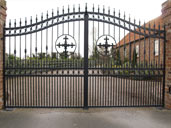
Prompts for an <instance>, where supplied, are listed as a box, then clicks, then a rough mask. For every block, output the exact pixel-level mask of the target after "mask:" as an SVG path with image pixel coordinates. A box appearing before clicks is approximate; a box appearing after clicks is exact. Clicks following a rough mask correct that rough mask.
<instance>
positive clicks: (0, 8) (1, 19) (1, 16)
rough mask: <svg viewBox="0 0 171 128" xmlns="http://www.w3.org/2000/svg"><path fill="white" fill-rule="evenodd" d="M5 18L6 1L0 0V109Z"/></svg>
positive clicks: (1, 101)
mask: <svg viewBox="0 0 171 128" xmlns="http://www.w3.org/2000/svg"><path fill="white" fill-rule="evenodd" d="M5 20H6V1H5V0H0V109H2V108H3V40H2V37H3V27H4V23H5Z"/></svg>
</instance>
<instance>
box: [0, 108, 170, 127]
mask: <svg viewBox="0 0 171 128" xmlns="http://www.w3.org/2000/svg"><path fill="white" fill-rule="evenodd" d="M0 127H1V128H171V111H170V110H164V109H163V110H159V109H157V108H108V109H103V108H101V109H88V110H83V109H16V110H13V111H0Z"/></svg>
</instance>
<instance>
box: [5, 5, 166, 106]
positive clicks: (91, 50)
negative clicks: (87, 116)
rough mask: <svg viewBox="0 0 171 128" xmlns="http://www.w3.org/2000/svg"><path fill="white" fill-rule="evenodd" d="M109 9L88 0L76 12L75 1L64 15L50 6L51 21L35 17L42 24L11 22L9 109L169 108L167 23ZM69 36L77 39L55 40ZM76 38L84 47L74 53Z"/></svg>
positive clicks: (7, 44) (8, 40) (8, 31)
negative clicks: (166, 94)
mask: <svg viewBox="0 0 171 128" xmlns="http://www.w3.org/2000/svg"><path fill="white" fill-rule="evenodd" d="M102 11H103V12H102V13H101V12H100V7H98V10H97V11H96V9H95V7H94V6H93V9H92V11H89V10H88V9H87V5H86V7H85V11H80V6H79V7H78V11H76V8H75V6H74V7H73V12H71V11H70V8H69V7H68V10H67V12H65V10H64V8H63V9H62V13H61V14H60V13H59V10H57V14H56V15H55V14H54V11H53V10H52V13H51V16H49V13H48V12H47V14H46V18H45V19H44V15H43V14H42V15H41V18H40V20H39V19H38V17H37V16H36V20H35V23H34V22H33V20H32V17H31V19H30V23H29V22H28V21H27V19H25V21H24V22H25V24H24V25H22V20H21V19H20V22H19V24H18V26H17V22H16V20H15V21H14V24H13V25H12V24H11V21H10V22H9V26H8V27H6V28H5V30H4V49H6V50H4V58H5V59H4V62H3V63H4V71H5V72H4V94H5V95H4V99H5V100H4V105H5V107H7V108H88V107H151V106H154V107H157V106H163V105H164V84H165V82H164V81H165V42H166V40H165V36H166V35H165V29H163V28H162V29H161V28H160V25H159V27H158V28H157V27H156V26H155V24H154V25H153V27H151V26H150V25H149V26H148V27H147V25H146V24H145V23H144V25H141V23H140V22H139V24H138V25H137V24H136V21H135V20H134V22H131V18H130V17H129V20H126V19H127V18H126V15H125V14H124V16H123V18H122V16H121V14H120V12H119V14H118V16H117V15H116V13H115V10H114V12H113V15H112V14H110V8H109V9H108V13H107V14H106V13H105V8H104V7H103V10H102ZM112 28H113V29H112ZM91 29H92V30H91ZM66 35H67V36H71V37H72V38H73V40H75V42H72V43H69V42H68V41H69V39H68V40H67V37H66V38H64V40H63V42H64V43H63V42H60V43H58V44H56V41H57V40H58V39H59V37H63V36H66ZM126 35H127V36H126ZM103 36H105V37H106V39H105V40H102V41H103V42H100V43H101V44H96V42H97V41H98V40H100V37H103ZM108 36H110V37H111V38H113V40H114V42H113V43H112V44H109V42H108ZM91 37H92V38H91ZM104 42H105V43H104ZM157 42H158V43H157ZM76 44H78V45H77V46H78V47H77V48H78V50H77V49H75V50H74V52H73V53H72V54H68V53H69V48H73V47H76ZM156 44H158V46H155V45H156ZM56 47H57V50H59V49H60V48H63V49H64V50H63V52H62V53H60V52H56V51H55V48H56ZM58 48H59V49H58ZM109 48H111V50H109ZM156 49H158V51H156ZM102 51H105V54H103V53H101V52H102ZM109 52H110V53H111V54H108V53H109ZM128 58H129V59H128Z"/></svg>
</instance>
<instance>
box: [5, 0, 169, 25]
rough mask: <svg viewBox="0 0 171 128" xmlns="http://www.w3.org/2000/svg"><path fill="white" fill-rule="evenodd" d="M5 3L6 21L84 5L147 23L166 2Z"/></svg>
mask: <svg viewBox="0 0 171 128" xmlns="http://www.w3.org/2000/svg"><path fill="white" fill-rule="evenodd" d="M6 1H7V8H8V10H7V20H9V19H11V20H14V19H17V20H19V19H20V18H25V17H28V18H30V16H33V17H34V16H35V15H36V14H37V15H38V16H39V15H40V14H41V13H42V12H44V13H46V12H47V11H51V10H52V9H54V10H56V9H57V7H59V8H61V9H62V7H63V6H65V7H67V6H68V5H70V6H72V5H78V4H81V5H82V7H83V6H84V5H85V3H87V4H88V7H89V6H92V4H95V6H96V7H97V6H98V5H100V6H101V7H102V6H103V5H104V6H105V7H106V8H108V7H110V8H111V9H113V8H115V9H116V11H118V10H120V11H121V13H122V14H123V13H124V12H125V13H126V16H129V15H130V16H131V18H132V19H133V18H135V19H137V20H139V19H140V20H141V21H143V22H144V21H145V22H148V21H149V20H151V19H154V18H156V17H158V16H159V15H161V4H162V3H164V2H165V1H166V0H6Z"/></svg>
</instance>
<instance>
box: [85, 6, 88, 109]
mask: <svg viewBox="0 0 171 128" xmlns="http://www.w3.org/2000/svg"><path fill="white" fill-rule="evenodd" d="M84 108H85V109H87V108H88V12H87V5H86V11H85V14H84Z"/></svg>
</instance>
